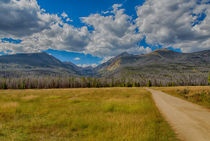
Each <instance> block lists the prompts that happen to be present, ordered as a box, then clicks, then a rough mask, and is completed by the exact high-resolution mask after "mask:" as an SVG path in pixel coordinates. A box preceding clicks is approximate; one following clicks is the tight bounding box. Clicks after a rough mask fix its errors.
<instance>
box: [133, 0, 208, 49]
mask: <svg viewBox="0 0 210 141" xmlns="http://www.w3.org/2000/svg"><path fill="white" fill-rule="evenodd" d="M137 14H138V18H137V20H136V22H137V25H138V27H139V31H140V32H141V33H142V34H144V35H145V36H146V41H147V43H149V44H152V45H157V44H160V45H162V46H164V47H168V46H172V47H174V48H180V49H181V50H182V51H184V52H191V51H197V50H203V49H210V44H209V43H210V5H209V4H207V3H206V0H201V1H200V4H198V1H197V0H175V1H171V0H158V1H157V0H147V1H146V2H145V3H144V4H143V5H142V6H140V7H138V10H137ZM202 14H206V18H205V19H204V20H203V21H199V20H198V18H199V17H201V15H202Z"/></svg>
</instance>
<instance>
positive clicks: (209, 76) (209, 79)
mask: <svg viewBox="0 0 210 141" xmlns="http://www.w3.org/2000/svg"><path fill="white" fill-rule="evenodd" d="M208 85H210V72H209V75H208Z"/></svg>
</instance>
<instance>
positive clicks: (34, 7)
mask: <svg viewBox="0 0 210 141" xmlns="http://www.w3.org/2000/svg"><path fill="white" fill-rule="evenodd" d="M0 20H1V22H0V35H4V36H6V35H14V36H18V37H22V36H26V35H32V34H33V33H38V32H41V31H42V30H44V29H48V28H49V26H50V24H51V23H53V22H55V21H59V18H58V17H57V15H53V14H47V13H45V11H44V10H43V9H40V7H39V5H38V4H37V1H36V0H3V1H2V0H1V1H0Z"/></svg>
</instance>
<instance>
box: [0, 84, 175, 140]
mask: <svg viewBox="0 0 210 141" xmlns="http://www.w3.org/2000/svg"><path fill="white" fill-rule="evenodd" d="M0 105H1V106H0V140H1V141H4V140H5V141H10V140H11V141H12V140H15V141H29V140H30V141H41V140H43V141H69V140H70V141H176V140H177V139H176V136H175V134H174V132H173V131H172V130H171V128H170V126H169V125H168V124H167V122H166V121H165V120H164V119H163V118H162V116H161V115H160V113H159V111H158V110H157V108H156V107H155V104H154V102H153V101H152V98H151V94H150V93H149V92H147V91H146V90H144V89H143V88H100V89H99V88H98V89H97V88H91V89H86V88H85V89H49V90H1V91H0Z"/></svg>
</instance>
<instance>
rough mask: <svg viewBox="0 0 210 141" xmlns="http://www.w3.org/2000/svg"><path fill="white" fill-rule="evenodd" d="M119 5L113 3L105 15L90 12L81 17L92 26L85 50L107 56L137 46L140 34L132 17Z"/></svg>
mask: <svg viewBox="0 0 210 141" xmlns="http://www.w3.org/2000/svg"><path fill="white" fill-rule="evenodd" d="M121 6H122V5H121V4H115V5H113V10H112V11H109V12H110V13H111V14H109V15H106V16H104V15H100V14H91V15H90V16H88V17H83V18H81V19H82V21H83V22H84V23H85V24H87V25H89V26H91V27H93V28H94V30H93V31H92V34H91V36H90V42H89V44H88V45H87V47H86V50H85V52H87V53H90V54H93V55H96V56H102V57H108V56H115V55H118V54H120V53H121V52H124V51H128V52H129V51H130V50H131V49H132V48H138V46H137V42H139V41H140V40H141V39H142V35H141V34H139V33H137V32H136V25H135V24H134V23H133V22H132V18H131V17H130V16H128V15H126V14H125V13H124V9H119V7H121ZM106 13H107V12H106ZM139 51H140V50H139Z"/></svg>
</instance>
